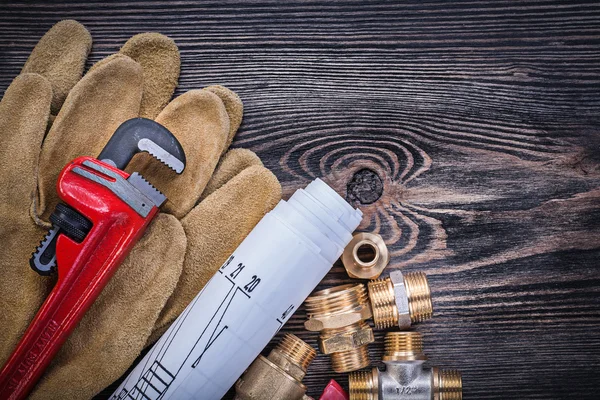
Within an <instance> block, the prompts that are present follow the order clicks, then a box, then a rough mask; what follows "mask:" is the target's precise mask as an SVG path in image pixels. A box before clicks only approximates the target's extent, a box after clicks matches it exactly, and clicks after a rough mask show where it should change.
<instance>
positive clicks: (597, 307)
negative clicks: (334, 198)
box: [0, 0, 600, 399]
mask: <svg viewBox="0 0 600 400" xmlns="http://www.w3.org/2000/svg"><path fill="white" fill-rule="evenodd" d="M63 18H75V19H78V20H79V21H81V22H82V23H84V24H85V25H86V26H87V27H88V29H89V30H90V31H91V33H92V34H93V37H94V48H93V53H92V57H91V59H90V64H91V63H92V62H95V61H97V60H99V59H100V58H102V57H104V56H106V55H108V54H110V53H112V52H114V51H115V50H117V49H118V47H119V46H120V45H122V44H123V43H124V42H125V41H126V40H127V38H128V37H130V36H132V35H133V34H136V33H139V32H142V31H148V30H156V31H160V32H162V33H165V34H167V35H169V36H171V37H172V38H173V39H174V40H175V41H176V42H177V44H178V45H179V46H180V49H181V54H182V75H181V79H180V87H179V89H178V93H182V92H184V91H186V90H188V89H192V88H198V87H204V86H207V85H210V84H217V83H218V84H223V85H226V86H228V87H230V88H231V89H233V90H235V91H236V92H237V93H239V95H240V96H241V98H242V99H243V101H244V104H245V117H244V123H243V125H242V128H241V130H240V133H239V134H238V136H237V139H236V141H235V144H234V145H235V146H238V147H246V148H250V149H252V150H254V151H256V152H257V153H258V154H259V155H260V157H261V158H262V159H263V161H264V162H265V164H266V166H268V167H269V168H271V169H272V170H273V171H274V172H275V174H276V175H277V176H278V178H279V179H280V180H281V182H282V184H283V186H284V189H285V193H286V195H289V194H291V193H292V192H293V191H294V190H295V189H297V188H299V187H301V186H303V185H304V184H306V183H307V182H309V180H311V179H313V178H314V177H317V176H319V177H324V178H325V179H326V180H327V181H328V182H329V183H330V184H331V185H332V186H334V187H335V188H336V190H338V192H339V193H342V194H344V195H346V192H347V186H348V183H349V182H351V181H352V178H353V176H354V174H355V173H356V172H358V171H360V170H363V169H365V168H367V169H370V170H372V171H374V172H375V173H376V174H377V175H378V177H379V178H380V180H381V184H382V188H383V190H382V195H381V197H380V198H378V199H377V200H376V201H374V202H372V203H370V204H362V205H361V208H362V210H363V212H364V213H365V219H364V221H363V224H362V225H361V227H360V230H365V231H373V232H378V233H380V234H381V235H382V236H383V237H384V238H385V240H386V243H387V244H388V246H389V248H390V251H391V255H392V262H391V266H390V268H402V269H404V270H422V271H425V272H426V273H427V274H428V275H429V280H430V284H431V286H432V291H433V295H434V299H433V301H434V307H435V316H434V318H433V319H432V320H430V321H428V322H426V323H423V324H421V325H419V326H418V330H419V331H421V332H422V333H423V334H424V337H425V346H426V347H425V348H426V353H427V354H428V356H429V359H430V361H431V363H432V364H435V365H439V366H443V367H454V368H458V369H460V370H461V371H462V372H463V380H464V395H465V398H467V399H469V398H470V399H525V398H528V399H597V398H599V397H600V394H598V378H597V370H598V368H600V270H599V268H600V265H599V256H600V166H599V163H600V3H598V2H597V1H550V0H548V1H545V0H544V1H535V0H530V1H521V2H514V1H509V0H505V1H493V2H492V1H490V2H478V1H452V2H444V1H441V0H438V1H405V2H397V1H373V2H371V1H369V2H363V1H354V0H345V1H340V2H329V1H319V0H315V1H306V2H297V1H286V2H278V1H251V2H231V1H219V2H203V3H196V2H192V1H174V2H162V1H138V0H131V1H125V2H120V3H114V4H109V3H105V2H83V1H79V2H64V3H63V2H61V3H56V4H52V3H39V4H38V3H11V4H3V5H2V6H1V7H0V90H2V91H4V90H5V89H6V87H7V86H8V85H9V83H10V81H11V79H12V78H13V77H14V76H15V75H17V74H18V73H19V70H20V67H21V66H22V64H23V63H24V61H25V59H26V58H27V55H28V53H29V52H30V51H31V49H32V47H33V46H34V45H35V43H36V41H37V40H38V38H39V37H40V36H41V35H42V34H43V33H44V32H45V31H46V30H47V29H48V28H49V27H50V26H51V25H52V24H53V23H54V22H56V21H58V20H60V19H63ZM364 184H365V185H368V184H369V182H365V183H364ZM374 187H375V186H374ZM363 189H364V190H365V191H364V193H368V188H367V189H365V188H363ZM368 197H369V196H366V197H363V200H364V199H366V198H368ZM375 198H377V196H375ZM352 199H353V200H354V201H357V197H356V196H354V197H352ZM370 201H372V199H368V201H367V202H370ZM349 281H350V280H349V279H348V278H347V276H346V274H345V272H344V270H343V268H342V267H341V265H340V264H336V266H335V267H334V268H333V270H332V271H331V273H330V274H329V275H328V276H327V277H326V279H325V280H324V281H323V283H322V286H323V287H325V286H331V285H335V284H342V283H346V282H349ZM304 316H305V315H304V311H303V310H302V309H301V310H299V311H298V312H297V313H296V315H294V317H293V318H292V320H291V321H290V322H289V323H288V324H287V325H286V326H285V328H284V329H283V331H282V332H281V333H280V335H278V337H280V336H281V334H283V333H284V332H293V333H295V334H297V335H298V336H300V337H301V338H303V339H305V340H306V341H307V342H308V343H309V344H311V345H313V346H316V336H315V335H314V334H311V333H308V332H306V331H304V330H303V325H302V323H303V320H304ZM382 336H383V332H378V333H377V337H378V339H381V338H382ZM382 346H383V342H382V340H378V341H377V343H376V344H374V345H372V346H371V355H372V358H373V360H378V359H380V357H381V354H382ZM267 350H268V349H267ZM267 350H266V351H267ZM330 378H336V379H339V381H340V382H341V383H342V384H343V385H346V384H347V378H346V377H345V376H344V375H336V374H334V373H332V371H331V368H330V364H329V360H328V359H327V357H325V356H323V355H319V356H318V357H317V359H316V360H315V362H314V363H313V365H312V366H311V368H310V370H309V374H308V376H307V377H306V379H305V383H306V384H307V386H308V387H309V389H310V391H309V394H310V395H311V396H313V397H318V395H319V393H320V392H321V390H322V389H323V387H324V386H325V384H326V382H327V381H328V380H329V379H330ZM108 394H110V392H109V391H106V392H105V393H104V396H100V398H103V397H105V396H106V395H108Z"/></svg>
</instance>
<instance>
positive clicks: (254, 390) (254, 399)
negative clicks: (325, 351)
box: [235, 334, 317, 400]
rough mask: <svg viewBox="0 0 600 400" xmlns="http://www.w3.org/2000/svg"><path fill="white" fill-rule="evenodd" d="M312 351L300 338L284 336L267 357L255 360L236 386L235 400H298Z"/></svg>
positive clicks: (303, 387)
mask: <svg viewBox="0 0 600 400" xmlns="http://www.w3.org/2000/svg"><path fill="white" fill-rule="evenodd" d="M316 355H317V352H316V350H315V349H313V348H312V347H311V346H309V345H308V344H306V343H305V342H304V341H302V340H301V339H300V338H298V337H297V336H295V335H292V334H286V335H285V336H284V337H283V339H281V341H280V342H279V344H278V345H277V346H275V348H274V349H273V350H271V353H269V356H268V357H263V356H258V357H257V358H256V360H254V362H253V363H252V364H251V365H250V367H248V369H247V370H246V372H244V374H243V375H242V377H241V378H240V379H238V381H237V382H236V384H235V391H236V397H235V399H236V400H263V399H272V400H301V399H305V398H306V396H305V393H306V386H304V384H302V379H303V378H304V376H305V375H306V370H307V368H308V366H309V365H310V363H311V362H312V360H313V359H314V358H315V356H316Z"/></svg>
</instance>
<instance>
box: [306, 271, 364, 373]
mask: <svg viewBox="0 0 600 400" xmlns="http://www.w3.org/2000/svg"><path fill="white" fill-rule="evenodd" d="M304 304H305V306H306V313H307V314H308V320H307V321H306V322H305V323H304V326H305V328H306V329H307V330H309V331H313V332H320V333H321V334H320V336H319V348H320V349H321V352H322V353H323V354H329V355H330V356H331V364H332V367H333V370H334V371H335V372H350V371H355V370H357V369H361V368H364V367H366V366H368V365H369V364H370V361H369V353H368V351H367V345H368V344H369V343H372V342H373V341H375V337H374V336H373V329H371V327H370V326H369V325H368V324H367V323H366V322H365V321H366V320H367V319H369V318H371V316H372V313H371V307H370V305H369V299H368V296H367V291H366V289H365V286H364V285H363V284H361V283H358V284H350V285H342V286H336V287H332V288H329V289H325V290H321V291H318V292H315V293H313V294H312V295H311V296H310V297H308V298H307V299H306V301H305V303H304Z"/></svg>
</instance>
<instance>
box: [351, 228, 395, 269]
mask: <svg viewBox="0 0 600 400" xmlns="http://www.w3.org/2000/svg"><path fill="white" fill-rule="evenodd" d="M361 247H367V248H371V250H372V251H373V258H372V259H369V260H361V259H360V257H359V254H358V252H359V249H360V248H361ZM389 261H390V255H389V253H388V249H387V246H386V245H385V243H384V241H383V238H382V237H381V236H379V235H376V234H374V233H367V232H362V233H357V234H355V235H354V237H353V238H352V240H351V241H350V243H348V246H346V248H345V249H344V253H343V254H342V263H343V264H344V268H346V272H347V273H348V276H349V277H350V278H354V279H377V278H378V277H379V275H381V273H382V272H383V270H384V269H385V267H386V266H387V265H388V263H389Z"/></svg>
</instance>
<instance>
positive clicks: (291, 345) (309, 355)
mask: <svg viewBox="0 0 600 400" xmlns="http://www.w3.org/2000/svg"><path fill="white" fill-rule="evenodd" d="M275 349H277V350H279V351H280V352H281V353H283V354H284V355H285V356H287V357H288V358H289V359H290V360H292V361H293V362H295V363H296V364H298V365H299V366H300V367H302V369H304V370H305V371H306V370H307V369H308V366H309V365H310V363H311V362H312V360H313V359H314V358H315V357H316V355H317V351H316V350H315V349H313V348H312V347H311V346H309V345H308V344H306V343H305V342H304V341H303V340H302V339H300V338H299V337H298V336H296V335H292V334H291V333H287V334H286V335H285V336H284V337H283V339H281V341H280V342H279V344H278V345H277V346H276V347H275Z"/></svg>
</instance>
